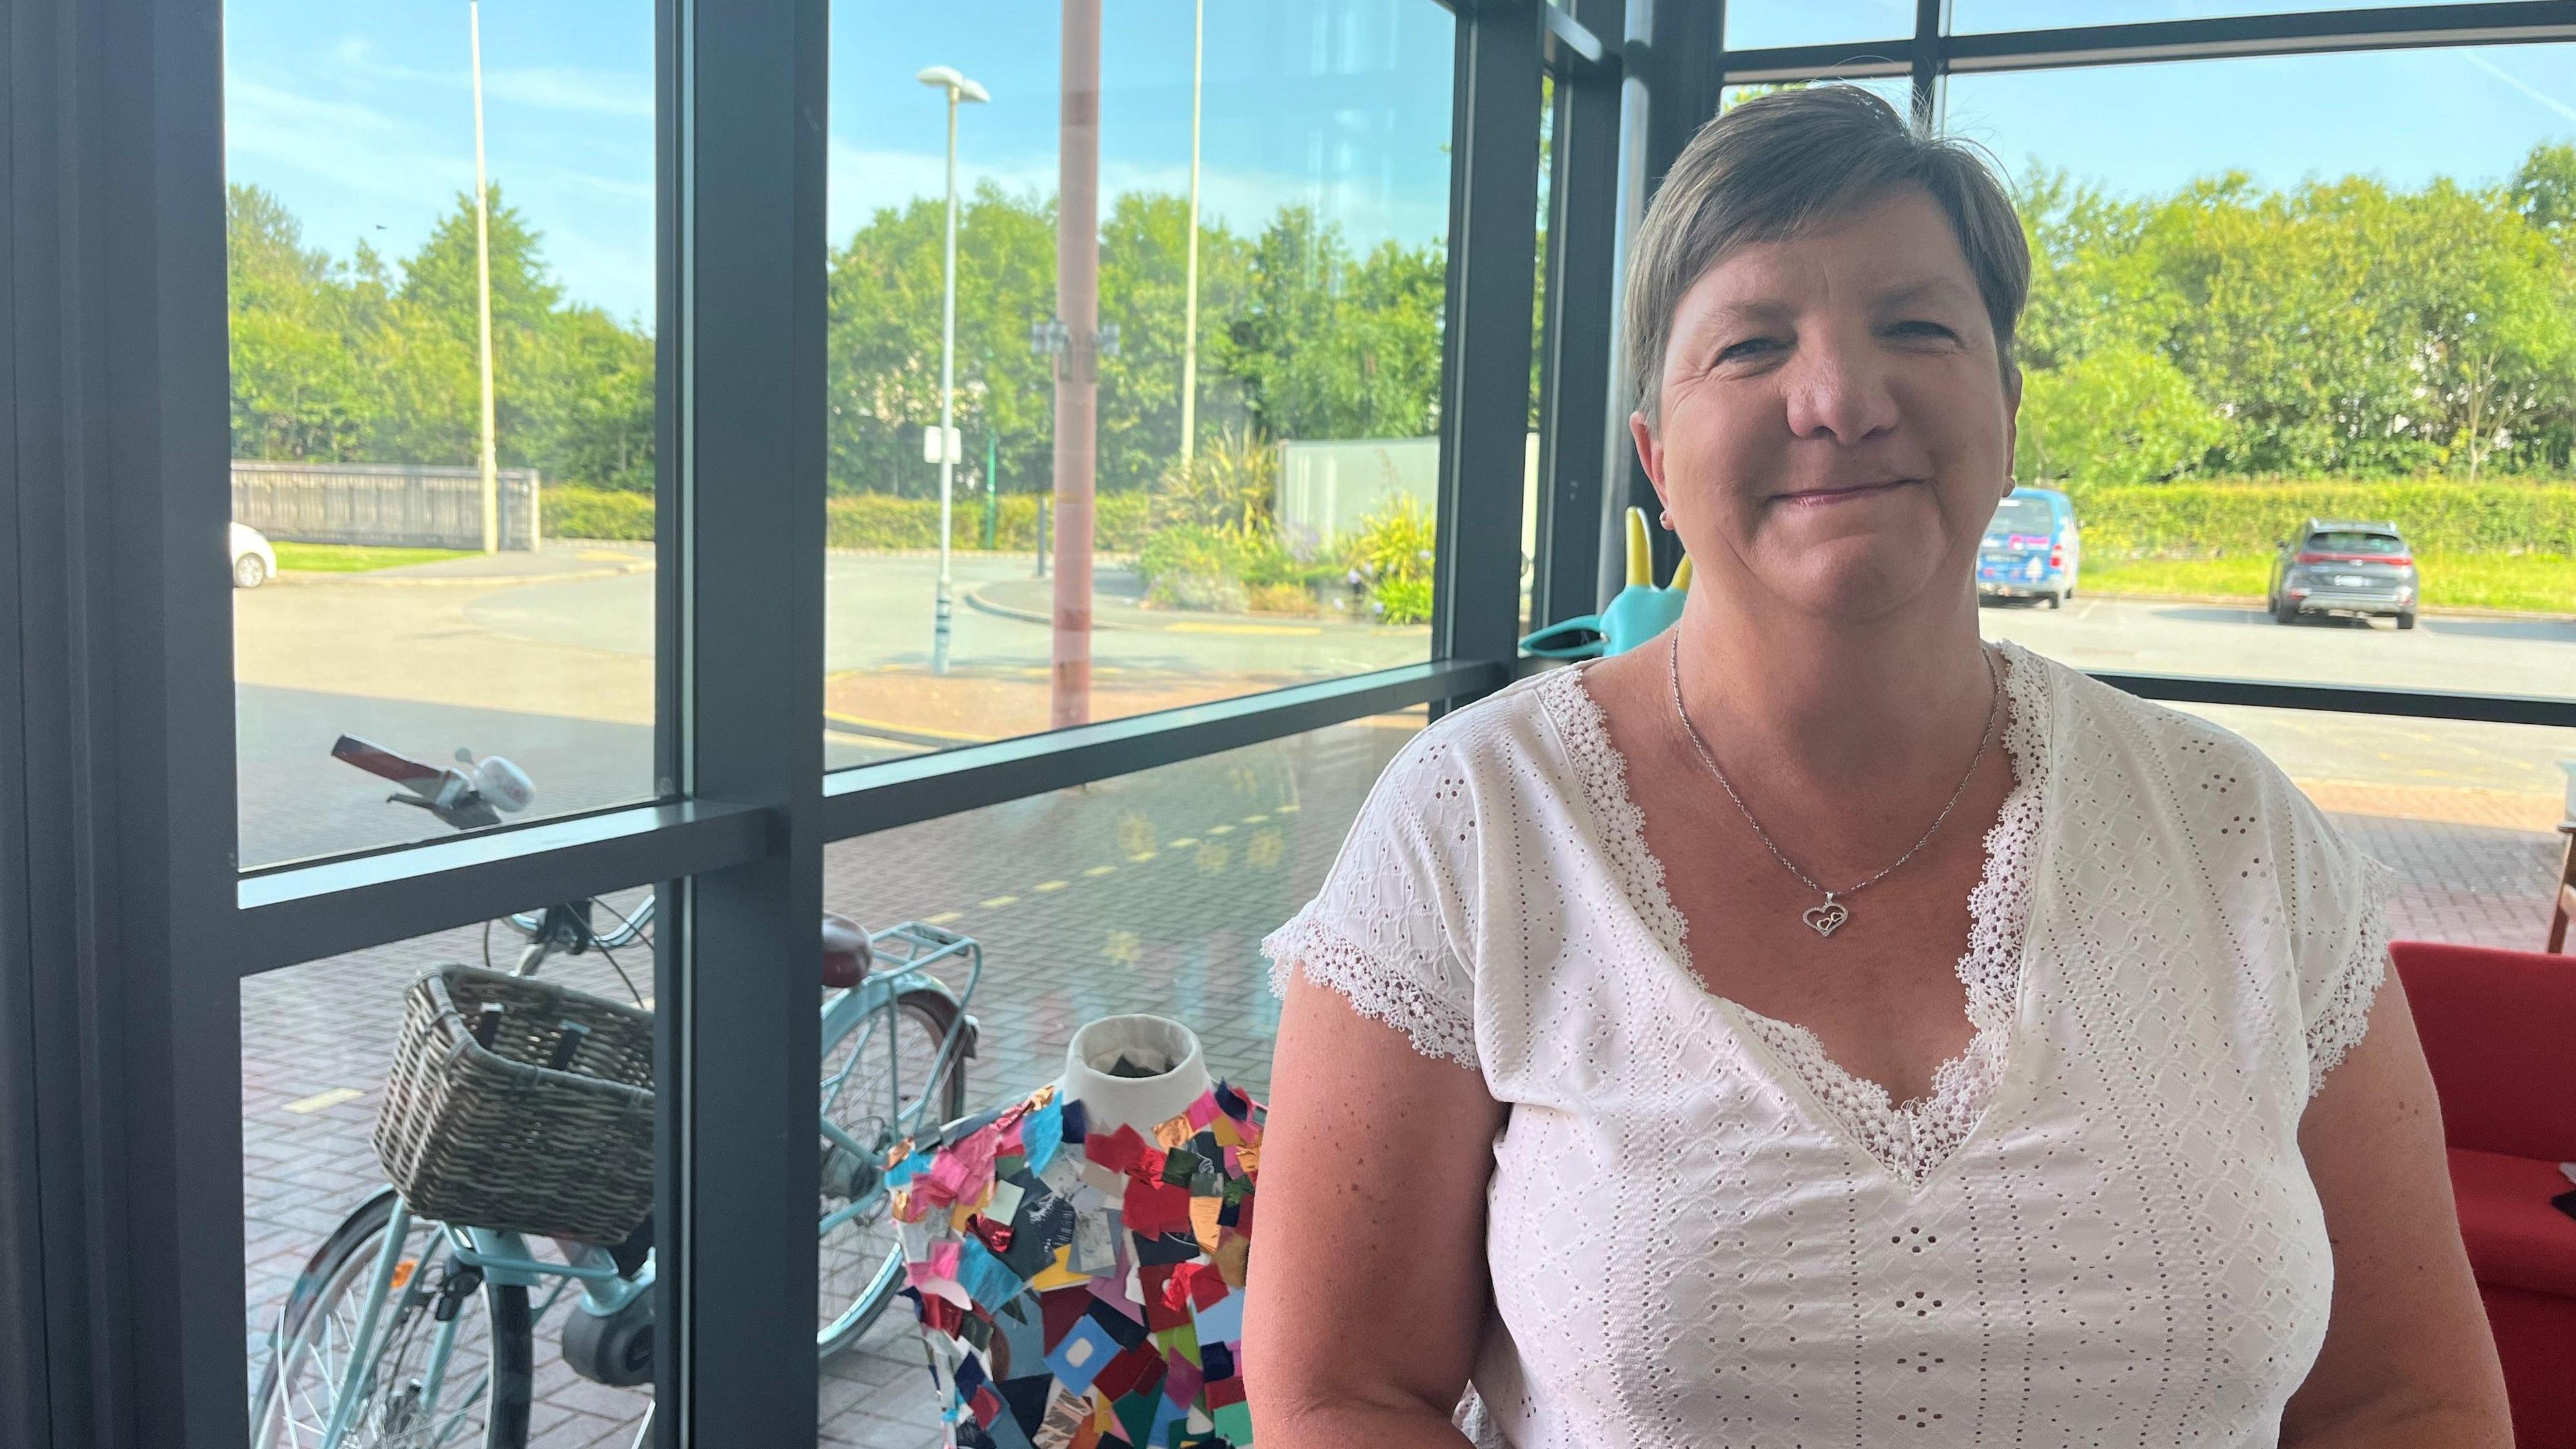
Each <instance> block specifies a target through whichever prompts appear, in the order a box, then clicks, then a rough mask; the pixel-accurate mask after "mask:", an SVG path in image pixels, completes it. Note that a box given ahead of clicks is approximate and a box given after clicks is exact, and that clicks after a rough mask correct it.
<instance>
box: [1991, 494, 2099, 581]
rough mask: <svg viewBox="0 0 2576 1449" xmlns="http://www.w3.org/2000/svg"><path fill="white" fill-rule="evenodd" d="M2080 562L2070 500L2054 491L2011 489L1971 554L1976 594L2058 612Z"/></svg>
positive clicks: (2079, 542)
mask: <svg viewBox="0 0 2576 1449" xmlns="http://www.w3.org/2000/svg"><path fill="white" fill-rule="evenodd" d="M2083 557H2084V549H2083V543H2082V541H2081V540H2080V539H2079V538H2078V536H2077V534H2076V531H2075V500H2074V499H2072V498H2069V497H2067V496H2066V495H2065V494H2063V493H2060V492H2058V491H2057V490H2056V489H2054V488H2016V489H2014V490H2013V491H2012V493H2011V494H2010V495H2009V496H2007V497H2006V498H2005V499H2004V501H2003V503H2002V504H2001V505H2000V506H1998V507H1997V508H1996V509H1995V516H1994V519H1993V521H1992V522H1990V523H1988V524H1987V525H1986V537H1985V541H1984V542H1983V543H1982V544H1981V545H1980V546H1979V547H1978V549H1977V593H1978V594H1979V595H1980V596H1981V597H1984V598H1990V599H2046V600H2047V601H2048V606H2049V607H2050V608H2052V609H2057V608H2063V607H2065V605H2066V601H2067V600H2068V599H2071V598H2073V597H2075V576H2076V573H2077V571H2078V569H2079V568H2080V567H2081V566H2082V563H2083Z"/></svg>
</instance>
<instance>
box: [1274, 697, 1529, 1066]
mask: <svg viewBox="0 0 2576 1449" xmlns="http://www.w3.org/2000/svg"><path fill="white" fill-rule="evenodd" d="M1420 745H1421V742H1420V741H1417V742H1416V746H1415V747H1412V748H1408V749H1407V750H1406V752H1405V753H1404V754H1403V755H1400V756H1398V757H1397V759H1396V762H1395V763H1394V764H1392V765H1390V766H1388V768H1387V771H1386V773H1385V774H1384V775H1383V776H1381V777H1380V778H1379V780H1378V783H1377V787H1376V789H1375V790H1373V791H1371V792H1370V795H1369V799H1368V803H1367V804H1365V805H1363V806H1362V807H1360V814H1359V819H1358V820H1356V821H1355V822H1353V824H1352V826H1351V833H1350V835H1349V837H1348V838H1347V839H1345V840H1344V841H1343V842H1342V853H1341V855H1340V857H1339V858H1338V859H1336V860H1335V861H1334V862H1333V869H1332V871H1331V873H1330V874H1329V875H1327V876H1326V877H1325V878H1324V885H1323V889H1321V890H1320V891H1318V892H1316V895H1315V898H1314V899H1313V900H1312V901H1309V902H1308V903H1307V904H1306V907H1305V909H1303V910H1301V911H1299V912H1298V913H1297V914H1296V915H1295V916H1294V917H1292V918H1290V920H1289V921H1288V923H1287V924H1286V925H1284V926H1281V927H1280V928H1279V929H1278V930H1276V931H1273V932H1272V933H1271V934H1270V936H1269V937H1268V939H1266V940H1264V941H1263V942H1262V943H1261V951H1262V954H1263V955H1265V956H1268V957H1269V958H1270V960H1271V968H1270V989H1271V990H1272V991H1273V992H1274V993H1276V994H1278V995H1280V996H1283V997H1284V996H1286V995H1287V991H1288V982H1289V977H1290V973H1292V972H1296V971H1302V972H1303V973H1304V974H1305V977H1306V979H1307V980H1309V981H1312V982H1314V983H1316V984H1317V985H1320V986H1328V987H1331V988H1332V989H1333V990H1335V991H1338V992H1340V993H1341V994H1342V995H1343V996H1345V997H1347V998H1349V1000H1350V1003H1351V1005H1352V1006H1353V1007H1355V1008H1357V1009H1358V1011H1359V1013H1360V1014H1361V1015H1363V1016H1368V1017H1373V1018H1375V1019H1377V1020H1379V1021H1383V1022H1385V1023H1387V1024H1388V1025H1389V1026H1392V1027H1394V1028H1395V1029H1396V1030H1398V1031H1400V1032H1402V1033H1404V1036H1405V1039H1406V1040H1408V1041H1410V1042H1411V1043H1412V1044H1413V1047H1414V1050H1416V1051H1419V1052H1421V1053H1422V1054H1423V1055H1425V1056H1430V1057H1438V1058H1441V1059H1444V1060H1447V1061H1452V1062H1456V1063H1458V1064H1459V1065H1460V1066H1463V1067H1468V1068H1471V1069H1473V1068H1476V1067H1477V1065H1478V1063H1477V1057H1476V986H1475V974H1474V972H1473V970H1472V969H1470V967H1469V965H1468V962H1467V957H1466V956H1465V955H1464V954H1463V953H1462V952H1461V950H1460V949H1459V947H1458V945H1457V943H1458V942H1459V941H1461V940H1463V939H1465V938H1466V935H1467V933H1466V930H1465V927H1464V925H1463V908H1462V904H1461V900H1462V897H1461V893H1460V891H1459V890H1458V888H1457V887H1458V881H1457V873H1458V872H1457V868H1456V866H1455V864H1454V863H1453V862H1452V861H1450V860H1449V859H1448V858H1446V856H1445V855H1444V854H1443V853H1441V852H1439V851H1437V850H1435V848H1434V846H1433V843H1432V838H1431V834H1430V832H1429V831H1427V830H1426V829H1425V828H1424V826H1423V821H1422V816H1421V812H1420V810H1419V808H1418V807H1417V806H1416V804H1415V802H1414V801H1413V800H1412V799H1411V798H1410V796H1411V794H1412V791H1413V789H1414V787H1415V785H1416V784H1417V783H1422V784H1426V785H1427V784H1428V783H1429V782H1427V781H1421V780H1419V778H1418V777H1421V776H1423V775H1424V773H1425V771H1426V770H1431V771H1434V772H1436V771H1437V770H1438V769H1439V767H1440V765H1439V755H1440V753H1441V752H1439V751H1437V750H1425V749H1423V748H1420ZM1441 783H1442V784H1444V785H1451V786H1454V782H1446V781H1444V782H1441ZM1453 794H1454V790H1453Z"/></svg>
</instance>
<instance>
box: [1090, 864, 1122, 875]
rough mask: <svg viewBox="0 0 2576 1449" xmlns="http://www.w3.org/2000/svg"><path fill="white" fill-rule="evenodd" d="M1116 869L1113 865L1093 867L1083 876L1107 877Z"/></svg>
mask: <svg viewBox="0 0 2576 1449" xmlns="http://www.w3.org/2000/svg"><path fill="white" fill-rule="evenodd" d="M1117 869H1118V867H1116V866H1114V865H1095V866H1093V867H1092V868H1091V869H1089V870H1086V871H1084V872H1083V874H1084V875H1093V876H1099V875H1108V874H1110V873H1112V872H1114V871H1116V870H1117Z"/></svg>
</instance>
